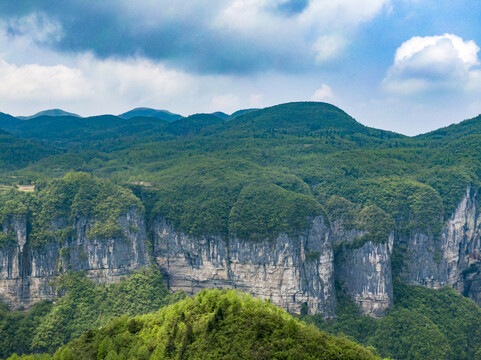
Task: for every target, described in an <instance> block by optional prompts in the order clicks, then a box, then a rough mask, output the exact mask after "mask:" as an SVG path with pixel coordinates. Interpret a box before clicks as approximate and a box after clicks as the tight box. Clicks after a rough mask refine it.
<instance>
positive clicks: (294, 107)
mask: <svg viewBox="0 0 481 360" xmlns="http://www.w3.org/2000/svg"><path fill="white" fill-rule="evenodd" d="M480 122H481V119H479V118H476V119H473V120H469V121H466V122H463V123H461V124H458V125H453V126H451V127H449V129H450V130H449V134H451V135H449V136H450V141H440V140H439V139H438V138H439V136H438V138H436V137H433V136H434V135H432V134H426V135H424V136H418V137H414V138H409V137H405V136H402V135H398V134H394V133H392V132H388V131H382V130H377V129H372V128H368V127H365V126H363V125H362V124H360V123H358V122H357V121H355V120H354V119H353V118H352V117H350V116H349V115H347V114H346V113H345V112H343V111H342V110H340V109H338V108H336V107H335V106H332V105H329V104H325V103H313V102H305V103H289V104H283V105H278V106H274V107H271V108H266V109H262V110H253V111H250V112H247V113H244V114H242V115H239V116H237V117H236V118H234V119H232V120H222V119H220V118H219V117H216V116H213V115H208V114H198V115H192V116H190V117H187V118H182V119H179V120H176V121H173V122H170V123H169V122H166V121H162V120H159V119H155V118H152V117H150V118H146V117H143V118H132V119H129V120H125V119H121V118H118V117H114V116H98V117H91V118H85V119H80V118H75V117H45V116H43V117H40V118H36V119H34V120H27V121H21V122H20V125H18V124H17V125H15V126H14V127H15V129H14V130H12V131H14V133H16V134H17V136H22V137H25V138H29V139H42V140H43V141H45V142H46V143H47V144H49V146H56V147H58V148H60V149H61V151H62V153H60V154H56V155H54V156H49V157H44V156H40V158H41V159H37V158H36V156H38V152H35V151H31V153H32V155H33V156H30V158H29V162H20V163H18V164H17V165H16V168H17V169H18V168H23V169H22V170H18V171H14V172H10V173H8V174H7V173H3V174H2V175H0V182H2V181H3V182H5V181H7V180H8V179H9V178H11V176H16V177H18V178H23V179H24V180H28V181H29V182H36V181H38V180H48V179H51V178H55V177H59V176H63V175H64V174H65V173H67V172H68V171H71V170H74V171H83V172H88V173H92V174H94V175H96V176H98V177H100V178H109V179H111V180H113V181H115V182H116V183H117V184H119V185H127V186H130V185H128V184H131V183H139V182H148V183H150V184H152V186H151V187H150V188H149V192H150V193H151V195H149V196H151V197H152V198H153V199H157V201H156V204H154V205H153V209H152V210H153V213H152V214H153V215H163V216H165V217H166V218H167V219H168V220H170V221H171V222H172V223H173V224H174V225H175V226H176V227H177V228H178V229H180V230H183V231H185V232H189V233H192V234H196V235H201V234H208V233H209V234H222V235H226V236H227V235H229V234H242V236H245V237H251V238H256V237H259V236H266V235H267V236H275V234H276V233H278V232H279V231H282V230H283V228H287V227H288V228H290V229H292V231H294V232H295V231H296V230H299V229H300V226H302V224H304V222H303V220H302V219H303V218H304V215H305V216H309V215H311V216H312V215H316V214H318V213H319V211H321V212H322V210H319V209H320V208H319V205H320V206H321V207H325V205H326V204H324V203H323V201H327V200H326V199H328V198H329V197H330V196H337V197H341V198H345V199H347V200H349V201H351V202H353V203H354V204H357V205H359V206H362V207H365V206H371V205H375V206H377V207H379V208H380V209H382V210H383V211H385V212H386V213H387V214H388V215H390V216H392V218H393V219H394V220H395V222H396V226H397V227H398V229H399V230H401V231H410V230H412V229H431V231H434V232H436V231H437V230H438V229H439V226H440V224H442V223H443V221H444V220H443V219H445V218H446V217H447V216H449V215H450V214H451V213H452V212H453V210H454V209H455V206H456V205H457V203H458V202H459V200H460V199H461V197H462V196H463V194H464V193H465V191H466V187H467V185H468V184H473V185H474V186H475V187H476V186H478V184H479V174H481V161H480V157H479V155H478V154H479V153H480V151H481V148H480V147H481V141H479V139H478V137H477V136H478V135H475V134H476V130H475V129H476V126H480V125H479V123H480ZM26 124H27V125H26ZM466 124H468V125H469V126H468V125H466ZM30 125H31V126H30ZM0 127H1V126H0ZM466 127H469V128H470V129H471V130H469V131H468V132H466V131H465V129H466ZM480 127H481V126H480ZM456 129H458V130H456ZM440 131H441V130H440ZM443 131H445V130H443ZM8 158H9V159H10V161H15V160H13V159H14V157H13V156H8ZM2 176H3V179H2ZM253 189H256V190H255V191H254V192H253ZM139 191H141V190H139ZM286 191H287V192H286ZM249 193H252V194H255V199H256V201H257V203H258V206H255V207H253V208H252V209H251V210H249V209H247V208H246V209H244V208H243V211H242V213H244V214H247V213H249V211H251V212H250V216H249V217H247V216H246V217H245V218H239V214H240V213H239V212H238V211H237V210H236V209H239V206H241V207H242V206H248V204H249V202H248V201H247V202H246V201H245V199H246V196H247V195H248V194H249ZM273 193H278V194H279V196H277V198H278V199H279V202H278V204H277V205H276V209H278V211H274V212H273V211H272V209H269V205H268V201H269V199H270V198H269V196H270V195H272V194H273ZM281 193H283V195H281ZM139 196H140V194H139ZM248 196H251V195H248ZM248 198H249V197H247V199H248ZM288 199H289V204H288V202H287V200H288ZM292 199H297V200H296V201H295V202H294V203H295V204H297V205H295V206H297V207H298V208H299V209H306V210H305V212H303V213H302V216H301V219H300V221H296V224H294V223H293V221H292V220H289V219H287V218H286V217H285V216H284V215H282V214H285V213H287V212H289V211H290V210H289V209H290V207H291V206H292V202H291V200H292ZM313 202H319V205H315V206H314V205H313V204H314V203H313ZM198 209H202V212H201V213H200V212H199V211H198ZM236 214H237V215H236ZM250 219H258V222H259V223H261V222H262V223H264V221H265V220H266V219H271V220H272V221H271V225H270V226H268V227H266V228H264V229H260V231H259V233H258V234H257V233H253V230H252V229H254V228H256V227H257V225H256V224H255V223H254V222H252V223H251V222H250V221H251V220H250ZM262 219H263V220H262ZM249 229H251V230H249Z"/></svg>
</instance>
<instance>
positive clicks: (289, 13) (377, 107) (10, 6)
mask: <svg viewBox="0 0 481 360" xmlns="http://www.w3.org/2000/svg"><path fill="white" fill-rule="evenodd" d="M480 20H481V2H479V1H478V0H466V1H463V0H459V1H448V0H438V1H433V0H336V1H333V0H330V1H329V0H209V1H206V0H204V1H184V0H162V1H154V0H140V1H135V2H133V1H127V0H103V1H96V0H72V1H58V0H42V1H37V0H30V1H26V0H16V1H11V0H6V1H2V0H0V111H2V112H7V113H11V114H14V115H27V114H32V113H35V112H37V111H40V110H44V109H48V108H62V109H64V110H67V111H71V112H76V113H78V114H80V115H84V116H88V115H93V114H100V113H113V114H118V113H121V112H124V111H126V110H129V109H131V108H133V107H140V106H146V107H153V108H157V109H168V110H170V111H173V112H177V113H180V114H183V115H188V114H192V113H196V112H213V111H224V112H226V113H231V112H233V111H235V110H238V109H242V108H251V107H265V106H270V105H275V104H278V103H282V102H289V101H304V100H305V101H307V100H315V101H326V102H330V103H333V104H335V105H337V106H339V107H341V108H342V109H343V110H345V111H347V112H348V113H349V114H350V115H352V116H353V117H354V118H356V119H357V120H358V121H360V122H361V123H363V124H365V125H368V126H372V127H377V128H382V129H389V130H393V131H397V132H401V133H404V134H409V135H414V134H418V133H422V132H426V131H430V130H433V129H436V128H439V127H441V126H446V125H449V124H451V123H455V122H459V121H461V120H463V119H466V118H471V117H474V116H477V115H478V114H480V113H481V66H480V60H479V59H480V56H481V55H480V52H479V46H481V26H479V25H480V24H479V22H480Z"/></svg>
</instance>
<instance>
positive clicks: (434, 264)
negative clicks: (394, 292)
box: [400, 186, 481, 305]
mask: <svg viewBox="0 0 481 360" xmlns="http://www.w3.org/2000/svg"><path fill="white" fill-rule="evenodd" d="M477 199H478V193H477V192H475V191H473V190H472V189H471V187H470V186H468V188H467V190H466V195H465V196H464V198H463V199H462V200H461V201H460V202H459V204H458V206H457V208H456V210H455V212H454V213H453V214H452V216H451V217H450V218H449V219H448V220H447V221H446V223H445V225H444V227H443V229H442V232H441V234H440V236H438V237H434V236H432V235H431V234H425V233H422V232H413V234H412V235H411V236H410V237H404V238H401V241H400V244H403V246H404V247H405V255H404V262H403V263H404V265H403V269H402V272H401V274H400V275H401V279H402V280H404V281H406V282H408V283H411V284H418V285H423V286H427V287H430V288H439V287H441V286H452V287H454V288H455V289H456V290H457V291H458V292H460V293H461V294H463V295H465V296H467V297H470V298H471V299H473V300H474V301H476V302H477V303H478V305H481V242H480V237H481V217H480V216H481V215H480V211H479V203H478V200H477Z"/></svg>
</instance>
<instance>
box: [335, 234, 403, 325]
mask: <svg viewBox="0 0 481 360" xmlns="http://www.w3.org/2000/svg"><path fill="white" fill-rule="evenodd" d="M393 242H394V234H393V233H392V234H391V235H390V236H389V239H388V241H387V242H385V243H382V244H374V243H372V242H371V241H368V242H367V243H365V244H364V245H363V246H362V247H359V248H349V247H347V248H346V249H345V250H343V251H340V252H339V254H338V255H337V256H336V263H335V264H336V265H335V277H336V280H337V281H339V283H340V284H341V285H342V288H343V289H344V290H345V291H346V292H347V294H348V295H349V296H350V297H351V299H352V300H354V302H355V303H356V304H358V305H359V307H360V309H361V312H362V313H363V314H365V315H370V316H373V317H380V316H383V315H384V314H385V312H386V309H388V308H389V307H390V306H392V304H393V293H392V292H393V289H392V274H391V253H392V247H393Z"/></svg>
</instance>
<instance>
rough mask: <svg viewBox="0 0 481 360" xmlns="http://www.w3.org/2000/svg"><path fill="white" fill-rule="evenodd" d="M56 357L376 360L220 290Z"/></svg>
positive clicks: (114, 328)
mask: <svg viewBox="0 0 481 360" xmlns="http://www.w3.org/2000/svg"><path fill="white" fill-rule="evenodd" d="M15 358H16V357H15V356H12V357H10V358H9V359H15ZM23 358H25V359H48V358H50V357H48V356H45V355H36V356H26V357H23ZM52 358H53V359H332V360H334V359H345V360H347V359H359V360H360V359H376V357H375V356H374V355H373V354H372V353H371V352H370V351H368V350H366V349H365V348H362V347H361V346H359V345H357V344H355V343H353V342H351V341H349V340H346V339H342V338H336V337H334V336H331V335H327V334H326V333H322V332H320V331H318V330H317V329H316V328H314V327H313V326H306V325H305V324H302V323H300V322H299V321H298V320H295V319H294V318H292V316H290V315H289V314H287V313H286V312H285V311H284V310H281V309H279V308H277V307H275V306H274V305H272V304H271V303H269V302H266V301H262V300H254V299H253V298H252V297H251V296H249V295H243V294H240V293H238V292H236V291H233V290H230V291H227V290H224V291H221V290H217V289H216V290H207V291H202V292H201V293H199V294H198V295H196V296H195V297H193V298H187V299H185V300H182V301H180V302H178V303H176V304H175V305H171V306H169V307H166V308H163V309H161V310H160V311H158V312H157V313H155V314H150V315H145V316H141V317H135V318H128V317H127V316H123V317H120V318H118V319H115V320H113V321H112V322H110V323H108V324H107V325H105V326H103V327H101V328H98V329H94V330H89V331H87V332H86V333H84V334H83V335H82V336H81V337H80V338H79V339H78V340H75V341H73V342H71V343H69V344H68V345H66V346H64V347H63V348H61V349H59V350H57V351H56V353H55V354H54V355H53V357H52Z"/></svg>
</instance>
